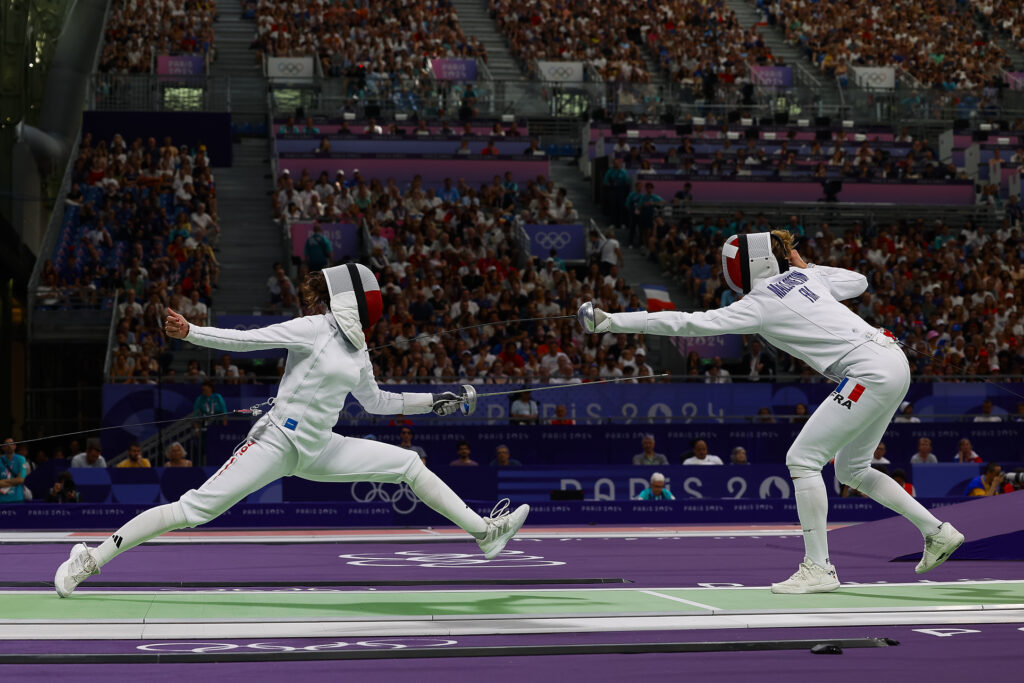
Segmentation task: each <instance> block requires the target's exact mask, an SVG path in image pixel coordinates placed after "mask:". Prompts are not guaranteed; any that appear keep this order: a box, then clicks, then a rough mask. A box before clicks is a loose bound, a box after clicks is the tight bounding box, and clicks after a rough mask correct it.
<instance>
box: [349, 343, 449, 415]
mask: <svg viewBox="0 0 1024 683" xmlns="http://www.w3.org/2000/svg"><path fill="white" fill-rule="evenodd" d="M365 358H366V362H365V363H364V364H363V367H362V368H360V370H359V384H357V385H356V386H355V388H353V389H352V395H353V396H355V398H356V400H357V401H359V405H361V406H363V408H365V409H366V412H368V413H373V414H374V415H420V414H423V413H429V412H430V410H431V408H432V407H433V404H434V400H433V395H432V394H431V393H429V392H403V393H401V394H396V393H393V392H390V391H382V390H381V388H380V386H379V385H378V384H377V379H376V378H375V377H374V376H373V364H372V363H371V362H370V356H369V354H366V356H365Z"/></svg>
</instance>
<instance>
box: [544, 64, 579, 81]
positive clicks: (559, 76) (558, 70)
mask: <svg viewBox="0 0 1024 683" xmlns="http://www.w3.org/2000/svg"><path fill="white" fill-rule="evenodd" d="M545 70H546V71H547V79H548V80H549V81H568V80H572V79H574V78H576V76H577V71H576V69H574V68H573V67H571V66H549V67H548V68H547V69H545Z"/></svg>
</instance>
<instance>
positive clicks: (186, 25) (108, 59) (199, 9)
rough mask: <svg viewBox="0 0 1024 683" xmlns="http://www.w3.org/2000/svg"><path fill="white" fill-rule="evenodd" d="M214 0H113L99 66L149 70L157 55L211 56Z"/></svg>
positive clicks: (113, 69)
mask: <svg viewBox="0 0 1024 683" xmlns="http://www.w3.org/2000/svg"><path fill="white" fill-rule="evenodd" d="M216 19H217V3H216V2H215V1H214V0H115V2H114V3H113V5H112V6H111V8H110V17H109V19H108V20H107V24H106V31H105V33H104V36H103V37H104V43H103V52H102V53H101V56H100V62H99V70H100V71H101V72H104V73H114V74H127V73H150V72H152V70H153V64H154V58H155V57H156V56H158V55H197V56H203V57H212V54H213V43H214V35H213V34H214V31H213V23H214V21H216Z"/></svg>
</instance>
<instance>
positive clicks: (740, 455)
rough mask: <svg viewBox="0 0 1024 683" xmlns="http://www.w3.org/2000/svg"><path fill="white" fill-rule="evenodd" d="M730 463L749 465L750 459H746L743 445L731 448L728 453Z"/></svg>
mask: <svg viewBox="0 0 1024 683" xmlns="http://www.w3.org/2000/svg"><path fill="white" fill-rule="evenodd" d="M729 464H730V465H749V464H750V461H749V460H747V449H746V448H744V447H743V446H737V447H736V448H734V449H732V453H731V454H730V455H729Z"/></svg>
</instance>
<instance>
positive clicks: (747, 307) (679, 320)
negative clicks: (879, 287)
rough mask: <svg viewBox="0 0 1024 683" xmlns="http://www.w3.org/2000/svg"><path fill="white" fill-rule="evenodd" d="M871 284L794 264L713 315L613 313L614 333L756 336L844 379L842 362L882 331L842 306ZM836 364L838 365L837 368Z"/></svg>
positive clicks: (846, 274)
mask: <svg viewBox="0 0 1024 683" xmlns="http://www.w3.org/2000/svg"><path fill="white" fill-rule="evenodd" d="M867 286H868V281H867V278H865V277H864V276H863V275H861V274H860V273H855V272H853V271H851V270H845V269H843V268H830V267H827V266H809V267H808V268H797V267H795V266H791V267H790V269H789V270H788V271H786V272H785V273H782V274H780V275H774V276H772V277H770V278H765V279H763V280H758V281H757V282H755V283H754V286H753V288H752V289H751V291H750V293H749V294H746V295H745V296H744V297H743V298H742V299H740V300H739V301H737V302H735V303H733V304H731V305H729V306H726V307H725V308H719V309H716V310H712V311H703V312H699V313H679V312H676V311H662V312H659V313H648V312H647V311H640V312H638V313H614V314H611V315H609V318H611V328H610V331H611V332H639V333H643V334H657V335H666V336H673V337H705V336H714V335H719V334H753V333H757V334H760V335H761V336H763V337H764V338H765V339H766V340H768V342H769V343H770V344H772V345H773V346H775V347H776V348H778V349H781V350H783V351H785V352H787V353H789V354H791V355H793V356H795V357H797V358H799V359H800V360H802V361H804V362H805V363H807V364H808V365H810V366H811V367H812V368H814V369H815V370H817V371H818V372H820V373H822V374H824V375H826V376H828V377H830V378H832V379H841V378H842V377H843V376H844V372H845V369H846V368H845V367H844V365H843V364H842V363H840V362H839V361H841V359H842V358H843V357H844V356H846V354H848V353H849V352H850V351H852V350H853V349H855V348H856V347H858V346H860V345H861V344H864V343H865V342H867V341H869V340H871V339H874V338H875V337H876V335H879V334H880V332H879V330H878V329H877V328H874V327H871V326H870V325H868V324H867V323H866V322H864V320H863V319H862V318H861V317H860V316H858V315H857V314H856V313H853V312H852V311H851V310H850V309H848V308H847V307H846V306H844V305H843V304H841V303H839V302H840V301H843V300H844V299H852V298H853V297H856V296H860V295H861V294H862V293H863V292H864V290H865V289H867ZM833 366H835V367H833Z"/></svg>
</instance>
